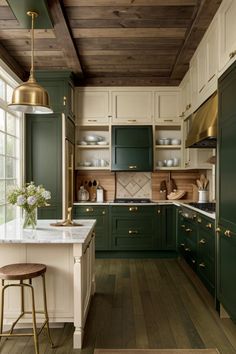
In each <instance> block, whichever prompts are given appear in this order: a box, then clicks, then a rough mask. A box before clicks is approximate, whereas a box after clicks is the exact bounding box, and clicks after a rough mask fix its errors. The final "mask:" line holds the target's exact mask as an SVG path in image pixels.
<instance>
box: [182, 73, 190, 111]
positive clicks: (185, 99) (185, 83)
mask: <svg viewBox="0 0 236 354" xmlns="http://www.w3.org/2000/svg"><path fill="white" fill-rule="evenodd" d="M180 87H181V97H180V117H181V118H187V117H188V116H189V115H190V114H191V113H192V97H191V85H190V70H189V71H188V72H187V73H186V75H185V76H184V78H183V80H182V82H181V84H180Z"/></svg>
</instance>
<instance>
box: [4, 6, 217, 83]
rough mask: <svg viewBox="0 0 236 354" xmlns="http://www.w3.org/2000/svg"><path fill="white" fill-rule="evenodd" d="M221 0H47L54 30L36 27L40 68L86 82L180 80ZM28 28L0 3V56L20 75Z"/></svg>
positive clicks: (25, 63) (24, 70) (26, 64)
mask: <svg viewBox="0 0 236 354" xmlns="http://www.w3.org/2000/svg"><path fill="white" fill-rule="evenodd" d="M220 3H221V0H63V1H59V0H48V1H47V5H48V9H49V12H50V15H51V18H52V21H53V23H54V29H45V30H44V29H43V30H42V29H38V30H35V67H36V70H37V69H40V70H52V69H55V70H58V69H59V70H63V69H67V70H72V71H73V72H74V73H75V75H76V77H77V78H78V84H81V85H95V86H103V85H106V86H107V85H118V86H127V85H129V86H138V85H141V86H142V85H143V86H146V85H148V86H151V85H156V86H159V85H178V84H179V82H180V81H181V79H182V78H183V76H184V74H185V73H186V71H187V70H188V67H189V61H190V59H191V57H192V55H193V53H194V51H195V50H196V48H197V46H198V44H199V42H200V40H201V39H202V37H203V35H204V33H205V31H206V29H207V28H208V26H209V24H210V22H211V20H212V19H213V17H214V15H215V13H216V11H217V9H218V7H219V5H220ZM30 55H31V54H30V31H29V30H28V29H21V28H20V26H19V23H18V21H17V19H16V17H15V16H14V14H13V12H12V10H11V8H10V7H9V5H8V3H7V1H6V0H0V57H1V58H2V59H3V60H4V61H5V62H6V63H7V64H8V65H9V66H10V67H11V68H12V69H13V70H14V71H15V72H16V73H17V74H18V75H19V76H20V77H21V78H22V79H25V77H26V75H28V72H29V69H30Z"/></svg>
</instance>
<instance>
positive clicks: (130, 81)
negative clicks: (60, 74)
mask: <svg viewBox="0 0 236 354" xmlns="http://www.w3.org/2000/svg"><path fill="white" fill-rule="evenodd" d="M179 83H180V80H174V79H173V80H171V79H170V78H169V77H150V76H147V77H146V76H142V77H133V76H131V77H129V76H124V77H93V78H86V79H85V80H84V81H80V82H78V85H80V86H178V85H179Z"/></svg>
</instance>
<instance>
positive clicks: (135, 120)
mask: <svg viewBox="0 0 236 354" xmlns="http://www.w3.org/2000/svg"><path fill="white" fill-rule="evenodd" d="M128 122H137V119H128Z"/></svg>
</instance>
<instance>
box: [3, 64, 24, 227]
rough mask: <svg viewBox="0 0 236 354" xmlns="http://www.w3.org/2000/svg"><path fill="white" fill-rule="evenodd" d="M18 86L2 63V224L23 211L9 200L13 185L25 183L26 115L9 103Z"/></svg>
mask: <svg viewBox="0 0 236 354" xmlns="http://www.w3.org/2000/svg"><path fill="white" fill-rule="evenodd" d="M0 65H1V63H0ZM17 85H18V83H17V82H16V81H15V80H14V79H13V78H12V77H11V76H9V74H8V73H7V72H6V71H5V70H4V69H3V68H1V66H0V224H2V223H4V222H7V221H10V220H12V219H14V218H16V217H17V216H18V215H17V214H19V212H20V210H18V209H19V208H16V207H15V206H12V205H10V204H8V203H7V193H8V191H9V189H10V188H11V187H12V186H13V185H21V182H22V171H23V169H22V164H23V160H22V156H23V153H22V150H23V149H22V137H23V117H22V114H21V113H18V112H13V111H11V110H10V108H8V106H7V104H8V103H9V102H10V100H11V96H12V92H13V89H14V87H16V86H17Z"/></svg>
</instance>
